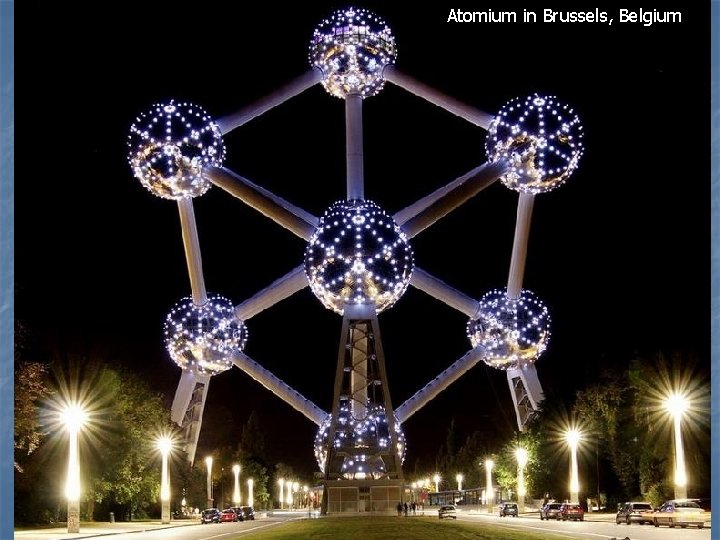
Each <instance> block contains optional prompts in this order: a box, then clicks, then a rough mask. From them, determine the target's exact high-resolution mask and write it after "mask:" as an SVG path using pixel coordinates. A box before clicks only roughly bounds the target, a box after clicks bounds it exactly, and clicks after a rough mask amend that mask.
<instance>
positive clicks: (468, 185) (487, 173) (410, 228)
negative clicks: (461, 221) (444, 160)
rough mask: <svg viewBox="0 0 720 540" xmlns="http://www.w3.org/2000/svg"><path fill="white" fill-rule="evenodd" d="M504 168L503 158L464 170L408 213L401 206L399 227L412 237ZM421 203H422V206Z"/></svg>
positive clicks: (451, 209) (500, 172) (474, 192)
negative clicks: (402, 219) (402, 217)
mask: <svg viewBox="0 0 720 540" xmlns="http://www.w3.org/2000/svg"><path fill="white" fill-rule="evenodd" d="M506 169H507V165H506V162H505V160H498V161H496V162H494V163H485V164H483V165H480V166H479V167H475V168H474V169H472V170H471V171H469V172H468V173H467V174H465V175H463V176H461V177H460V178H458V179H457V180H454V181H453V182H451V183H450V184H449V185H448V186H446V187H444V188H440V189H438V190H436V191H435V192H434V193H432V194H431V195H429V196H428V197H423V198H422V199H420V201H422V203H421V204H420V205H418V207H417V208H418V211H417V213H416V214H414V215H410V212H408V211H406V210H401V211H400V212H402V213H403V214H404V216H407V218H406V220H405V221H404V224H403V225H400V223H399V222H398V225H400V226H401V227H402V230H403V231H405V234H407V235H408V237H410V238H412V237H414V236H416V235H418V234H419V233H421V232H422V231H424V230H425V229H427V228H428V227H429V226H430V225H432V224H433V223H435V222H436V221H438V220H440V219H442V218H443V217H445V216H446V215H448V214H449V213H450V212H452V211H453V210H455V209H456V208H457V207H458V206H460V205H462V204H463V203H465V202H466V201H467V200H469V199H470V198H472V197H474V196H475V195H477V194H478V193H479V192H480V191H482V190H483V189H485V188H486V187H488V186H489V185H490V184H492V183H493V182H495V180H497V179H498V178H499V177H500V176H502V175H503V174H504V173H505V171H506ZM420 201H419V202H420ZM422 205H426V206H425V207H424V208H422ZM400 212H398V213H400ZM396 221H397V220H396Z"/></svg>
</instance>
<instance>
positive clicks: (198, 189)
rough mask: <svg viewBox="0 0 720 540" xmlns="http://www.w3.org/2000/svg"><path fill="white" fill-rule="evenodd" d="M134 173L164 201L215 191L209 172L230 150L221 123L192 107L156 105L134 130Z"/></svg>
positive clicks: (138, 120) (131, 148)
mask: <svg viewBox="0 0 720 540" xmlns="http://www.w3.org/2000/svg"><path fill="white" fill-rule="evenodd" d="M128 147H129V153H128V160H129V162H130V166H131V167H132V169H133V174H134V175H135V177H136V178H137V179H138V180H140V183H141V184H142V185H143V186H145V187H146V188H147V189H149V190H150V191H151V192H152V193H153V194H155V195H157V196H158V197H163V198H164V199H174V200H177V199H182V198H185V197H198V196H200V195H202V194H203V193H205V192H206V191H207V190H208V189H210V181H209V180H208V179H207V178H205V177H204V176H203V169H204V168H205V167H210V166H212V167H219V166H221V165H222V162H223V159H224V157H225V146H224V145H223V140H222V135H221V133H220V129H219V128H218V126H217V124H215V122H214V121H213V120H212V118H210V116H209V115H208V114H207V113H206V112H205V111H204V110H203V109H202V108H201V107H198V106H197V105H193V104H192V103H175V101H174V100H171V101H170V102H169V103H167V104H165V103H156V104H155V105H153V107H152V109H150V110H149V111H147V112H145V113H142V114H140V116H138V117H137V118H136V119H135V123H134V124H133V125H132V126H131V127H130V135H129V136H128Z"/></svg>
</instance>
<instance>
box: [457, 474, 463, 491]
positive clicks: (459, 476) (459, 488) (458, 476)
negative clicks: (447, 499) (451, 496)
mask: <svg viewBox="0 0 720 540" xmlns="http://www.w3.org/2000/svg"><path fill="white" fill-rule="evenodd" d="M463 478H464V476H463V475H462V474H461V473H457V474H456V475H455V480H457V484H458V491H462V482H463Z"/></svg>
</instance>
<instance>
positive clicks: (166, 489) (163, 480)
mask: <svg viewBox="0 0 720 540" xmlns="http://www.w3.org/2000/svg"><path fill="white" fill-rule="evenodd" d="M157 447H158V450H160V455H162V472H161V474H160V507H161V511H160V520H161V522H162V523H170V478H169V476H168V454H170V450H172V439H170V437H167V436H162V437H160V438H159V439H158V440H157Z"/></svg>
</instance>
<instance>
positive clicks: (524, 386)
mask: <svg viewBox="0 0 720 540" xmlns="http://www.w3.org/2000/svg"><path fill="white" fill-rule="evenodd" d="M507 380H508V386H509V387H510V397H511V398H512V400H513V405H515V416H516V417H517V423H518V429H519V430H520V431H525V426H527V424H528V422H530V420H532V418H533V416H534V415H535V414H536V413H537V411H538V409H539V408H540V402H541V401H542V400H543V391H542V387H541V386H540V380H539V379H538V374H537V370H536V369H535V366H534V365H531V366H528V367H526V368H524V369H508V370H507Z"/></svg>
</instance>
